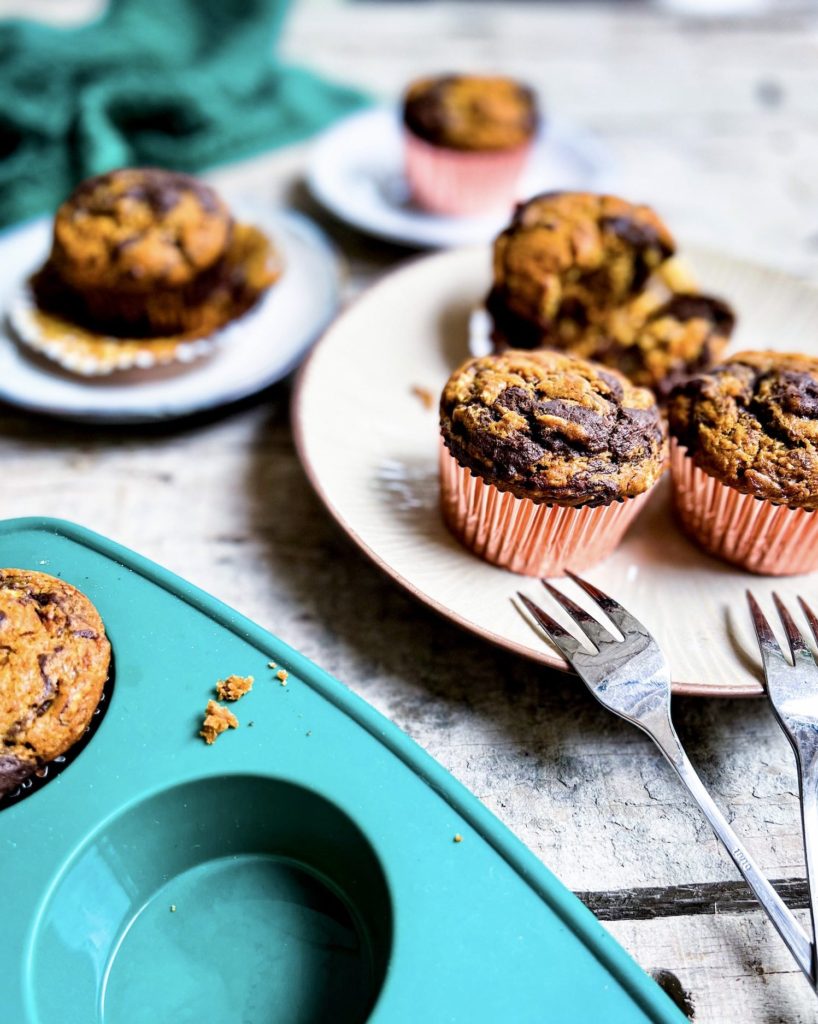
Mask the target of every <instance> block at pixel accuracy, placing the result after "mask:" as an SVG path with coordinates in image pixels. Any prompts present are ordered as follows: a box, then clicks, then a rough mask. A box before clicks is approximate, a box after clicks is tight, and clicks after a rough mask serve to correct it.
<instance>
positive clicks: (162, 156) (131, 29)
mask: <svg viewBox="0 0 818 1024" xmlns="http://www.w3.org/2000/svg"><path fill="white" fill-rule="evenodd" d="M288 6H289V0H110V4H109V7H108V9H107V11H106V13H105V14H104V15H103V17H102V18H100V19H99V20H98V21H96V22H93V23H91V24H89V25H85V26H82V27H80V28H76V29H71V30H64V29H58V28H53V27H50V26H47V25H41V24H37V23H35V22H29V21H6V22H3V23H0V224H9V223H11V222H13V221H16V220H20V219H22V218H24V217H29V216H32V215H33V214H36V213H43V212H48V213H51V212H52V211H53V210H54V209H55V208H56V206H57V205H58V204H59V203H60V202H61V201H62V200H63V199H64V198H65V196H66V195H67V194H68V193H69V192H70V191H71V189H72V188H73V186H74V185H75V184H76V183H77V182H78V181H80V180H81V179H82V178H85V177H88V176H89V175H91V174H99V173H101V172H103V171H107V170H110V169H111V168H112V167H119V166H123V165H128V164H131V165H154V166H159V167H167V168H171V169H174V170H185V171H198V170H201V169H202V168H204V167H208V166H212V165H213V164H219V163H223V162H225V161H229V160H235V159H238V158H240V157H243V156H248V155H250V154H252V153H255V152H258V151H260V150H262V149H265V148H268V147H272V146H279V145H283V144H285V143H289V142H294V141H296V140H298V139H302V138H304V137H306V136H307V135H309V134H311V133H312V132H314V131H316V130H318V129H320V128H322V127H323V126H324V125H326V124H328V123H329V122H330V121H332V120H333V118H336V117H338V116H339V115H340V114H343V113H345V112H347V111H349V110H351V109H353V108H355V107H356V106H359V105H360V104H362V103H363V102H365V97H364V96H363V94H362V93H360V92H358V91H357V90H355V89H352V88H347V87H345V86H341V85H335V84H331V83H329V82H326V81H324V80H323V79H321V78H319V77H318V76H316V75H314V74H312V73H311V72H309V71H306V70H304V69H303V68H297V67H291V66H286V65H283V64H281V63H280V62H279V61H278V60H277V59H276V58H275V57H274V54H273V44H274V41H275V39H276V38H277V36H278V34H279V32H280V30H281V23H282V20H283V17H284V14H285V13H286V9H287V7H288Z"/></svg>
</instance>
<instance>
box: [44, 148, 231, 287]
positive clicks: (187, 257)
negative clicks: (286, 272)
mask: <svg viewBox="0 0 818 1024" xmlns="http://www.w3.org/2000/svg"><path fill="white" fill-rule="evenodd" d="M231 229H232V219H231V217H230V213H229V211H228V210H227V207H226V206H225V205H224V203H223V202H222V200H221V199H220V198H219V197H218V196H217V195H216V193H215V192H214V191H213V189H211V188H208V186H207V185H204V184H203V183H202V182H200V181H197V180H196V179H195V178H192V177H190V176H189V175H186V174H177V173H174V172H172V171H164V170H159V169H156V168H139V167H136V168H122V169H120V170H116V171H111V172H109V173H108V174H102V175H100V176H98V177H96V178H90V179H89V180H87V181H85V182H83V183H82V184H80V185H79V186H78V187H77V188H76V189H75V190H74V192H73V193H72V195H70V196H69V197H68V199H67V200H66V201H65V202H64V203H63V204H62V206H61V207H60V208H59V210H58V211H57V215H56V218H55V221H54V240H53V245H52V251H51V257H50V264H51V266H52V267H53V269H54V270H55V271H56V272H57V273H58V274H59V276H60V277H61V279H62V280H63V281H64V282H65V283H66V284H67V285H69V286H70V287H72V288H75V289H78V290H80V291H84V290H89V289H94V288H101V289H106V290H109V289H115V290H118V291H121V292H144V291H150V290H152V289H154V288H156V287H162V288H179V287H182V286H185V285H188V284H190V283H191V282H192V281H194V280H195V279H196V278H197V277H199V276H200V275H201V274H203V273H204V272H206V271H208V270H209V269H211V268H213V267H214V266H215V265H216V264H217V263H218V262H219V261H220V260H222V259H223V257H224V256H225V253H226V251H227V247H228V245H229V242H230V235H231Z"/></svg>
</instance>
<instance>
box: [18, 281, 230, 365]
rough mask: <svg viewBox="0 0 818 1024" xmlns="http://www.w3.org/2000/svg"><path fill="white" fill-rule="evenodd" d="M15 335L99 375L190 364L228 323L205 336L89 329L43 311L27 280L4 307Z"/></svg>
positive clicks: (219, 336)
mask: <svg viewBox="0 0 818 1024" xmlns="http://www.w3.org/2000/svg"><path fill="white" fill-rule="evenodd" d="M7 315H8V319H9V323H10V324H11V326H12V328H13V330H14V334H15V336H16V338H17V340H18V341H19V342H20V343H21V344H23V345H25V346H26V347H27V348H30V349H33V350H34V351H35V352H38V353H40V355H43V356H46V357H47V358H48V359H51V360H52V361H53V362H55V363H59V365H60V366H62V367H63V368H64V369H66V370H70V371H71V373H76V374H79V375H80V376H82V377H104V376H107V375H108V374H111V373H116V372H120V371H126V370H150V369H153V368H154V367H158V366H168V365H169V364H171V363H192V362H193V361H194V360H195V359H201V358H202V357H203V356H206V355H209V354H210V353H211V352H213V351H214V350H215V349H216V348H217V347H218V346H219V345H220V344H222V342H224V341H225V339H226V338H227V336H228V333H229V326H230V325H228V327H227V328H225V329H221V330H219V331H214V333H213V334H211V335H208V336H206V337H204V338H188V339H186V338H184V336H180V337H166V338H114V337H112V336H110V335H104V334H94V333H93V332H91V331H88V330H85V328H82V327H77V326H75V325H73V324H71V323H70V321H68V320H63V319H62V318H61V317H57V316H53V315H51V314H49V313H43V312H42V311H41V310H39V309H38V307H37V303H36V301H35V299H34V296H33V294H32V292H31V289H30V288H29V286H28V285H27V284H24V285H21V287H20V288H19V289H18V290H17V292H16V293H15V294H14V295H13V296H12V298H11V301H10V303H9V307H8V310H7Z"/></svg>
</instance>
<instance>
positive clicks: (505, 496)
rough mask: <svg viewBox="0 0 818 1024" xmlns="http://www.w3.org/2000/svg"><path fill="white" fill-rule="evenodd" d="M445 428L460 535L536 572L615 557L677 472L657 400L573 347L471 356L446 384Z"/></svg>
mask: <svg viewBox="0 0 818 1024" xmlns="http://www.w3.org/2000/svg"><path fill="white" fill-rule="evenodd" d="M440 430H441V446H440V476H441V491H442V510H443V517H444V520H445V522H446V524H447V525H448V527H449V529H450V530H451V531H452V533H453V534H454V535H455V536H456V537H457V538H458V539H459V540H460V541H461V542H462V543H463V544H464V545H465V546H466V547H468V548H469V549H470V550H472V551H473V552H474V553H475V554H478V555H479V556H480V557H482V558H484V559H486V560H487V561H489V562H492V563H493V564H495V565H498V566H501V567H503V568H506V569H510V570H511V571H513V572H518V573H523V574H525V575H530V576H555V575H561V574H562V573H563V572H564V570H565V569H573V570H577V571H580V570H582V569H586V568H588V566H590V565H593V564H594V563H596V562H598V561H601V560H602V559H603V558H605V557H607V555H609V554H610V553H611V552H612V551H613V550H614V548H615V547H616V546H617V544H618V543H619V541H620V540H621V538H622V536H623V534H624V533H625V531H626V529H627V528H628V526H629V525H630V524H631V522H632V521H633V519H634V518H635V516H636V515H637V514H638V513H639V511H640V509H641V508H642V506H643V504H644V502H645V500H646V499H647V496H648V494H649V492H650V490H651V488H652V487H653V486H654V484H655V483H656V482H657V481H658V480H659V478H660V477H661V475H662V473H663V472H664V469H665V460H666V440H665V430H664V425H663V421H662V417H661V414H660V412H659V409H658V407H657V405H656V401H655V398H654V396H653V394H652V393H651V392H650V391H648V390H646V389H645V388H638V387H635V386H634V385H633V384H632V383H631V382H630V381H629V380H628V379H627V378H626V377H624V376H623V375H622V374H620V373H618V372H617V371H616V370H611V369H608V368H606V367H603V366H600V365H599V364H596V363H591V362H588V361H587V360H584V359H580V358H578V357H576V356H572V355H569V354H566V353H562V352H555V351H549V350H537V351H533V352H526V351H521V350H514V349H509V350H508V351H506V352H503V353H500V354H495V355H489V356H483V357H482V358H478V359H470V360H468V361H467V362H466V363H464V364H463V365H462V366H461V367H459V368H458V369H457V370H456V371H455V372H454V373H453V374H452V375H451V377H450V378H449V380H448V382H447V384H446V386H445V387H444V389H443V394H442V397H441V401H440Z"/></svg>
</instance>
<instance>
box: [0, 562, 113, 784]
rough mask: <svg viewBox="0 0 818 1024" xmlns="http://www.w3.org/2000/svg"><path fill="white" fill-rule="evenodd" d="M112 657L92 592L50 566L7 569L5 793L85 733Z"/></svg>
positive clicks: (1, 687)
mask: <svg viewBox="0 0 818 1024" xmlns="http://www.w3.org/2000/svg"><path fill="white" fill-rule="evenodd" d="M110 660H111V648H110V644H109V643H108V640H107V639H106V636H105V628H104V626H103V624H102V620H101V619H100V617H99V613H98V612H97V610H96V608H94V606H93V605H92V604H91V602H90V601H89V600H88V598H87V597H85V596H84V595H83V594H81V593H80V592H79V591H78V590H76V589H75V588H74V587H72V586H70V585H69V584H67V583H64V582H63V581H62V580H59V579H56V578H55V577H53V576H49V575H47V574H46V573H42V572H28V571H26V570H23V569H0V737H2V746H0V798H2V796H3V795H4V794H6V793H10V792H12V791H13V790H14V789H16V788H17V787H18V786H19V785H20V783H21V782H24V781H25V780H26V779H27V778H28V777H29V776H30V775H33V774H34V772H36V771H37V770H38V769H40V768H42V767H43V766H44V765H46V764H47V763H48V762H49V761H52V760H53V759H54V758H55V757H57V756H59V755H60V754H63V753H65V752H66V751H67V750H68V749H69V748H70V747H71V746H73V745H74V743H76V742H77V740H78V739H79V738H80V737H81V736H82V734H83V733H84V732H85V730H86V729H87V728H88V725H89V723H90V721H91V716H92V715H93V713H94V711H95V709H96V707H97V704H98V703H99V701H100V698H101V696H102V690H103V687H104V686H105V682H106V680H107V679H108V668H109V665H110Z"/></svg>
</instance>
